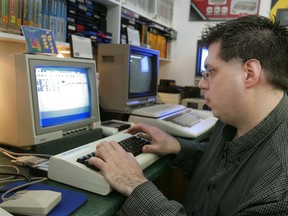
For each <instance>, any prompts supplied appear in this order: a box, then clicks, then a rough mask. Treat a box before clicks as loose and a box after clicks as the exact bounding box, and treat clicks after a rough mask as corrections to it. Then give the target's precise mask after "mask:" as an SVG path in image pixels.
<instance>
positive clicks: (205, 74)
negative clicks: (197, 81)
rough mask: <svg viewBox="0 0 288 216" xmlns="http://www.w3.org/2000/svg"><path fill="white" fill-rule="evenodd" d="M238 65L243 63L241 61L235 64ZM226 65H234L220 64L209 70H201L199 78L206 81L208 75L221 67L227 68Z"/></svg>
mask: <svg viewBox="0 0 288 216" xmlns="http://www.w3.org/2000/svg"><path fill="white" fill-rule="evenodd" d="M239 63H243V60H241V61H239V62H237V63H235V64H239ZM228 65H234V64H229V63H224V64H221V65H217V66H215V67H212V68H209V69H206V70H202V71H200V73H201V76H202V77H203V78H204V80H208V78H209V75H210V74H211V73H212V72H213V71H214V70H215V69H217V68H219V67H222V66H228Z"/></svg>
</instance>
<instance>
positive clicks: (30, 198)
mask: <svg viewBox="0 0 288 216" xmlns="http://www.w3.org/2000/svg"><path fill="white" fill-rule="evenodd" d="M60 201H61V193H60V192H56V191H50V190H22V191H18V192H16V193H15V194H14V195H12V196H10V197H9V198H8V200H6V201H4V202H2V203H0V207H2V208H3V209H5V210H6V211H8V212H10V213H15V214H22V215H46V214H48V213H49V212H50V211H51V210H52V209H53V208H54V207H55V206H56V205H57V204H58V203H59V202H60Z"/></svg>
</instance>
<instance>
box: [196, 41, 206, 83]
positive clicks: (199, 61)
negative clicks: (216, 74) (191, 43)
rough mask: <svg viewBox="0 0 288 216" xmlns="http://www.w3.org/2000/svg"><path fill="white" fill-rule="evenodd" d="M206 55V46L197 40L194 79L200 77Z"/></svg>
mask: <svg viewBox="0 0 288 216" xmlns="http://www.w3.org/2000/svg"><path fill="white" fill-rule="evenodd" d="M207 56H208V48H207V47H205V46H203V45H202V44H201V43H200V41H197V53H196V70H195V79H201V77H202V75H201V71H203V70H205V67H204V66H205V65H204V61H205V59H206V57H207Z"/></svg>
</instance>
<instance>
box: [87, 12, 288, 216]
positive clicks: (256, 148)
mask: <svg viewBox="0 0 288 216" xmlns="http://www.w3.org/2000/svg"><path fill="white" fill-rule="evenodd" d="M287 36H288V32H287V30H286V27H281V26H279V25H278V24H277V23H276V24H275V23H273V22H272V21H270V20H269V19H268V18H265V17H261V16H247V17H242V18H239V19H235V20H230V21H227V22H225V23H220V24H217V25H215V26H210V27H207V29H206V30H205V31H204V32H203V33H202V37H201V40H202V42H203V43H205V44H206V45H207V47H208V57H207V59H206V60H205V67H206V70H205V71H203V72H202V75H203V78H202V79H201V81H200V82H199V87H200V88H201V89H202V90H204V91H205V100H206V104H207V105H208V106H209V107H210V108H211V110H212V112H213V114H214V115H215V116H216V117H217V118H218V119H219V121H218V122H217V124H216V125H215V128H214V130H213V132H212V134H211V136H210V139H209V143H202V144H197V143H193V142H192V143H191V142H188V141H185V140H181V139H176V138H174V137H172V136H170V135H168V134H166V133H164V132H163V131H161V130H159V129H157V128H155V127H151V126H148V125H145V124H139V125H136V126H135V127H133V128H131V129H130V130H129V132H130V133H136V132H138V131H143V132H145V133H147V134H148V135H149V136H150V137H151V139H152V144H151V145H147V146H144V147H143V152H154V153H157V154H163V155H165V154H177V156H176V158H175V161H174V164H175V165H178V166H179V167H181V168H182V169H183V173H184V174H185V175H186V176H187V177H189V178H190V184H189V187H188V189H187V193H186V197H185V200H184V202H183V204H180V203H177V202H175V201H169V200H167V199H166V198H165V197H164V196H163V195H162V194H161V192H159V190H158V189H157V188H156V187H155V186H154V185H153V183H151V182H149V181H148V180H147V179H146V178H145V177H144V176H143V173H142V171H141V169H140V168H139V166H138V165H137V163H136V161H135V158H134V157H133V156H132V155H131V154H128V153H126V152H125V151H124V150H123V149H122V148H121V147H120V146H119V145H118V144H117V143H116V142H105V143H101V144H100V145H99V146H97V155H98V158H92V159H90V163H91V164H94V165H95V166H97V167H98V168H99V169H100V170H101V172H102V173H103V175H104V176H105V178H106V179H107V181H108V182H109V183H110V184H111V185H112V187H114V188H115V189H116V190H117V191H119V192H120V193H123V194H125V195H127V196H129V197H128V199H127V201H126V203H125V204H124V206H123V210H124V211H125V212H126V213H127V214H128V215H186V214H187V215H205V216H207V215H229V216H232V215H288V112H287V110H288V98H287V95H286V94H285V91H287V89H288V58H287V55H288V37H287ZM198 154H202V156H201V157H200V158H201V159H200V161H197V160H196V158H198V157H195V155H198ZM194 167H195V169H194Z"/></svg>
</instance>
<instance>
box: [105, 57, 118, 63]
mask: <svg viewBox="0 0 288 216" xmlns="http://www.w3.org/2000/svg"><path fill="white" fill-rule="evenodd" d="M114 62H115V58H114V56H102V63H114Z"/></svg>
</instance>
